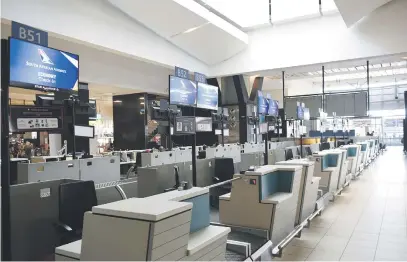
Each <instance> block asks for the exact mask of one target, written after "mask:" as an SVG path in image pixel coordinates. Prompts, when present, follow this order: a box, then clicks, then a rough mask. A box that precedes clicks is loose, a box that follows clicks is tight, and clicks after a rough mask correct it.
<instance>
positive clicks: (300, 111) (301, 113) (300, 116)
mask: <svg viewBox="0 0 407 262" xmlns="http://www.w3.org/2000/svg"><path fill="white" fill-rule="evenodd" d="M297 119H298V120H303V119H304V109H303V108H302V107H301V106H297Z"/></svg>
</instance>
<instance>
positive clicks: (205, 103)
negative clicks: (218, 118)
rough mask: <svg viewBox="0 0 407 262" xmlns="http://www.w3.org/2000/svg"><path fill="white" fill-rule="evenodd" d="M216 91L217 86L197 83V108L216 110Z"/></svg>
mask: <svg viewBox="0 0 407 262" xmlns="http://www.w3.org/2000/svg"><path fill="white" fill-rule="evenodd" d="M218 90H219V88H218V87H217V86H211V85H207V84H203V83H198V93H197V95H198V96H197V105H196V106H197V107H199V108H204V109H211V110H218Z"/></svg>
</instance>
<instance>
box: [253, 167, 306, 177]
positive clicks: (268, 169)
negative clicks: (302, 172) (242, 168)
mask: <svg viewBox="0 0 407 262" xmlns="http://www.w3.org/2000/svg"><path fill="white" fill-rule="evenodd" d="M299 169H302V167H301V166H300V165H266V166H261V167H258V168H256V169H255V171H246V172H245V175H249V176H264V175H267V174H269V173H271V172H274V171H279V170H281V171H296V170H299Z"/></svg>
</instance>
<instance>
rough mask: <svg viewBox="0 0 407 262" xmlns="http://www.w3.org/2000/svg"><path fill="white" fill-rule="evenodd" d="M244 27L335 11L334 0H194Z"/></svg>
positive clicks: (260, 25)
mask: <svg viewBox="0 0 407 262" xmlns="http://www.w3.org/2000/svg"><path fill="white" fill-rule="evenodd" d="M196 1H197V2H200V3H201V4H202V5H204V6H205V7H206V8H208V9H209V10H211V11H212V12H214V13H216V14H218V15H220V16H222V17H224V18H225V19H227V20H228V21H230V22H231V23H234V24H236V25H237V26H238V27H241V28H242V29H243V30H244V31H246V30H251V29H255V28H257V27H262V26H265V25H271V24H280V23H285V22H292V21H297V20H301V19H305V18H310V17H319V16H323V15H328V14H332V13H337V12H338V9H337V8H336V5H335V2H334V0H323V1H321V5H320V4H319V1H318V0H256V1H253V0H233V1H231V0H196Z"/></svg>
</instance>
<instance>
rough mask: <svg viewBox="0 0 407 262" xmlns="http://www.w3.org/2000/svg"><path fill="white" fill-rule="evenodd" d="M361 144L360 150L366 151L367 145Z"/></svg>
mask: <svg viewBox="0 0 407 262" xmlns="http://www.w3.org/2000/svg"><path fill="white" fill-rule="evenodd" d="M361 146H362V149H361V151H362V152H365V151H366V148H367V145H366V144H361Z"/></svg>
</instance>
